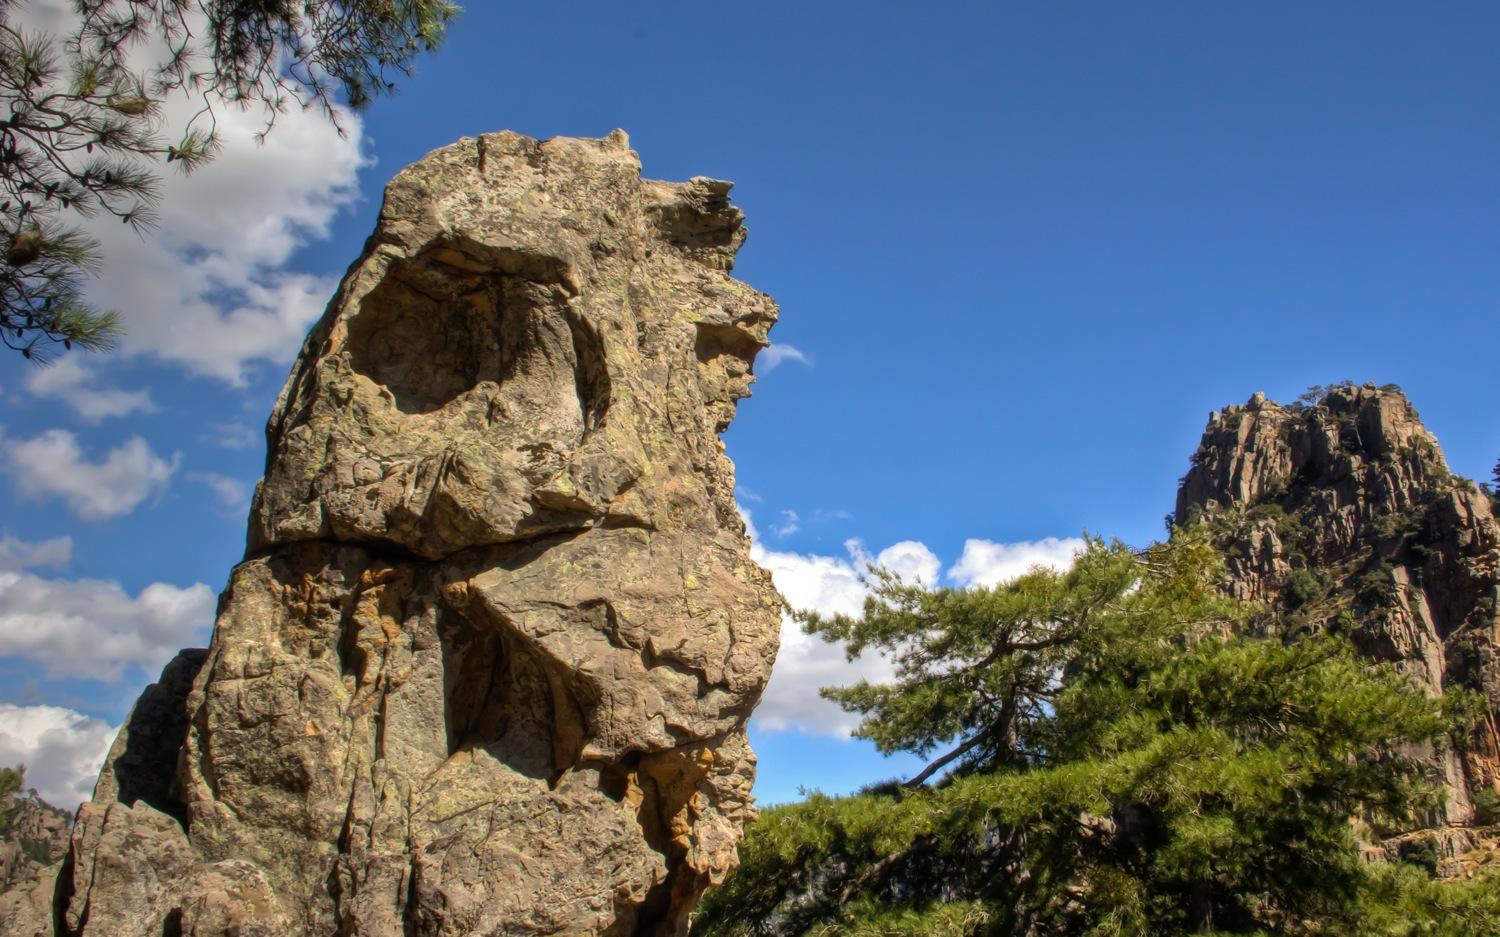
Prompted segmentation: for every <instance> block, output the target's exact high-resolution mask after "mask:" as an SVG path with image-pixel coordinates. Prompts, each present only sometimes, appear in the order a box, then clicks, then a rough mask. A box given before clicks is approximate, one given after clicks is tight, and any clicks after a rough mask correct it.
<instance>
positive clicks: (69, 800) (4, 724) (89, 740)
mask: <svg viewBox="0 0 1500 937" xmlns="http://www.w3.org/2000/svg"><path fill="white" fill-rule="evenodd" d="M119 730H120V727H119V726H112V725H110V724H109V723H107V722H105V721H104V720H103V719H94V718H92V717H90V716H85V715H83V714H82V713H78V712H74V711H73V710H71V709H63V708H62V707H60V706H13V705H11V704H9V703H0V766H4V767H14V766H15V765H21V764H24V765H25V766H26V786H27V787H34V788H36V791H37V793H38V794H40V795H42V799H43V800H45V801H47V802H48V803H49V804H52V805H53V806H54V807H61V808H62V809H64V810H67V811H69V812H72V811H73V810H76V809H77V807H78V805H79V804H80V803H82V802H83V801H85V800H88V799H89V797H90V796H91V794H92V792H93V789H94V779H95V778H96V777H97V776H98V774H99V768H100V766H101V765H103V764H104V756H105V755H107V754H109V747H110V745H112V744H114V740H115V733H117V732H118V731H119Z"/></svg>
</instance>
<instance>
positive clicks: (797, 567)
mask: <svg viewBox="0 0 1500 937" xmlns="http://www.w3.org/2000/svg"><path fill="white" fill-rule="evenodd" d="M740 513H741V514H742V515H744V517H745V522H746V526H747V529H748V530H749V532H750V535H751V539H752V541H756V534H757V531H756V529H755V525H754V523H753V522H752V521H751V519H750V515H749V513H748V512H746V511H745V510H744V509H743V508H742V509H741V511H740ZM845 550H846V551H847V552H848V556H847V557H834V556H815V555H805V554H800V553H789V552H782V551H777V550H768V549H766V548H765V547H764V546H763V545H761V544H760V543H759V542H758V541H756V542H753V543H752V546H751V552H750V555H751V557H752V558H753V559H754V560H755V561H756V562H757V563H759V564H760V565H761V566H764V567H765V568H766V569H767V570H769V571H770V573H771V578H772V580H773V581H775V583H776V588H777V589H778V590H780V592H781V594H782V596H783V597H785V598H786V600H787V603H788V604H789V605H790V606H791V607H792V608H797V609H811V610H813V611H817V612H820V613H822V614H824V615H836V614H840V613H842V614H846V615H857V614H859V613H860V610H861V608H862V607H863V605H864V600H865V596H866V595H867V594H868V590H867V589H866V588H865V585H864V583H863V582H862V581H861V578H860V577H861V576H862V574H863V573H864V571H865V569H866V567H867V566H868V565H870V564H871V563H875V564H878V565H881V566H885V567H888V568H890V569H892V570H895V571H896V572H898V573H900V574H901V575H903V576H907V577H909V578H915V579H918V580H920V581H922V582H924V583H926V584H928V585H931V584H933V583H934V582H935V581H936V579H937V574H938V570H939V568H940V565H941V564H940V563H939V561H938V558H937V557H936V556H935V555H934V554H933V553H932V551H931V550H929V549H927V547H925V546H924V545H922V544H920V543H917V542H916V541H905V542H903V543H898V544H895V545H893V546H890V547H887V548H885V549H884V550H881V551H880V552H879V553H878V554H874V555H871V554H870V553H869V551H868V550H866V549H865V547H864V545H863V544H861V543H860V542H859V541H857V540H850V541H848V542H847V543H846V544H845ZM892 677H893V672H892V670H891V667H890V663H889V662H888V661H886V660H885V659H884V658H882V657H880V656H879V655H877V654H873V653H869V652H867V653H865V654H862V655H860V656H859V657H858V658H856V659H855V660H853V661H851V660H848V659H847V655H845V653H844V649H843V648H842V647H841V646H838V645H833V644H829V643H827V642H825V641H824V640H823V639H822V638H819V637H816V636H813V635H808V634H804V633H803V631H802V626H801V625H799V624H797V623H796V622H795V621H793V620H792V619H791V617H790V616H783V618H782V622H781V652H780V654H779V655H778V656H777V658H776V667H775V669H774V670H773V671H772V673H771V682H770V684H769V685H768V686H767V687H766V692H765V695H764V696H763V697H762V698H761V703H760V706H759V707H758V708H757V709H756V710H755V720H756V724H757V725H758V726H759V727H760V728H761V729H764V730H766V731H771V732H775V731H781V730H784V729H799V730H801V731H803V732H807V733H810V734H814V735H827V736H833V737H835V738H847V737H848V736H849V733H850V732H852V731H853V730H854V727H855V726H856V725H857V724H858V723H859V719H858V718H857V717H856V716H854V715H851V714H849V713H846V712H844V711H843V710H841V709H839V707H838V706H836V705H834V704H833V703H830V702H829V701H827V700H825V699H823V698H822V697H821V696H819V695H818V690H819V688H821V687H825V686H838V685H841V684H847V683H855V682H857V681H859V680H869V681H871V682H875V683H879V682H884V681H888V680H890V679H892Z"/></svg>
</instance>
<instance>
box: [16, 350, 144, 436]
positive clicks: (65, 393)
mask: <svg viewBox="0 0 1500 937" xmlns="http://www.w3.org/2000/svg"><path fill="white" fill-rule="evenodd" d="M24 384H25V387H26V390H27V392H28V393H30V394H31V395H32V396H34V397H41V398H43V399H50V400H59V401H61V402H62V403H64V404H66V405H67V406H68V408H69V409H71V410H72V411H73V412H74V413H76V414H78V418H79V419H81V420H83V422H85V423H88V424H89V425H90V426H98V425H99V424H100V423H102V422H104V421H105V420H107V419H110V418H111V417H122V416H129V415H130V414H132V413H151V412H154V411H155V410H156V405H155V404H154V403H152V402H151V393H150V392H149V391H147V390H145V389H144V388H143V389H141V390H121V389H120V388H118V387H115V386H113V385H111V384H109V383H108V382H107V381H105V380H104V379H102V378H101V377H100V376H99V372H98V369H97V368H96V367H95V365H94V364H93V363H92V362H88V361H86V360H85V359H84V358H83V356H82V355H64V356H63V357H61V358H59V359H57V360H56V361H54V362H52V363H51V364H48V365H45V366H41V367H33V368H31V370H30V371H29V372H28V373H27V375H26V379H25V381H24Z"/></svg>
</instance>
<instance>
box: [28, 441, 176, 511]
mask: <svg viewBox="0 0 1500 937" xmlns="http://www.w3.org/2000/svg"><path fill="white" fill-rule="evenodd" d="M5 442H6V452H5V456H4V459H5V469H6V471H7V472H9V474H10V476H11V480H12V481H14V482H15V484H16V489H17V490H18V491H20V493H21V494H23V495H25V496H26V497H28V498H34V499H36V500H39V501H45V500H47V499H49V498H54V497H56V498H61V499H62V500H63V502H64V503H65V504H67V506H68V508H69V509H70V510H71V511H73V513H75V514H77V515H78V516H79V517H81V518H83V519H84V520H91V521H97V520H105V519H107V518H111V517H117V516H119V515H121V514H128V513H130V512H131V511H133V510H135V508H136V505H138V504H140V503H141V502H142V501H145V500H146V499H147V498H149V497H152V496H153V495H158V494H160V493H161V492H163V491H165V490H166V487H167V482H168V481H170V480H171V478H172V474H173V473H174V472H176V471H177V465H178V462H179V461H180V454H177V453H174V454H173V456H172V458H171V459H170V460H167V459H163V458H161V457H160V456H158V455H157V454H156V453H154V452H152V451H151V447H150V446H148V445H147V444H146V441H145V440H144V439H142V438H141V437H139V436H132V437H130V438H129V439H127V440H125V441H124V442H123V443H121V444H120V445H119V446H117V447H116V448H114V449H112V450H110V452H109V454H108V455H107V456H105V457H104V459H103V461H100V462H91V461H89V460H88V458H87V457H86V456H85V455H84V453H83V449H82V447H81V446H79V444H78V437H77V436H75V435H73V434H72V433H70V432H68V431H67V430H61V429H50V430H47V431H46V432H44V433H42V434H41V435H40V436H37V437H35V438H33V439H27V440H23V441H18V442H12V441H9V440H6V441H5Z"/></svg>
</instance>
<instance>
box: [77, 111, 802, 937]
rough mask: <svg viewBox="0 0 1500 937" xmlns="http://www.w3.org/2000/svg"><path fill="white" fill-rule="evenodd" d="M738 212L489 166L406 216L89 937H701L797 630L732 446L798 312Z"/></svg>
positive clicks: (315, 339)
mask: <svg viewBox="0 0 1500 937" xmlns="http://www.w3.org/2000/svg"><path fill="white" fill-rule="evenodd" d="M729 187H730V186H729V183H727V182H721V181H717V180H711V179H694V180H692V181H690V182H687V183H675V184H674V183H662V182H651V181H644V180H642V179H641V178H640V163H639V160H638V159H637V157H636V155H635V153H634V152H632V151H631V149H630V148H629V144H628V141H627V139H626V137H625V135H624V134H623V133H622V132H619V131H616V132H615V133H613V134H611V135H609V136H607V137H605V138H602V139H597V140H589V139H567V138H557V139H553V140H548V141H545V142H538V141H535V140H531V139H528V138H526V137H523V136H520V135H517V134H514V133H497V134H487V135H485V136H482V137H478V138H470V139H465V140H461V141H459V142H458V143H456V144H453V145H452V146H449V147H446V148H444V149H441V150H438V151H436V152H434V153H432V154H430V155H429V156H427V157H426V158H424V159H423V160H421V161H420V162H418V163H416V164H414V165H413V166H411V167H408V168H407V169H405V170H404V171H402V172H401V173H400V174H399V175H398V176H397V177H396V178H395V179H394V180H393V181H392V182H391V184H390V186H389V187H388V189H387V191H386V196H385V203H384V207H383V209H382V211H381V215H380V220H379V223H378V226H377V228H376V230H375V233H374V235H373V236H372V237H371V238H370V240H369V242H368V243H367V245H366V248H365V251H364V253H363V255H362V256H361V257H360V259H359V260H358V261H356V263H355V264H354V265H353V267H351V269H350V270H349V272H348V274H347V275H346V277H345V278H344V281H343V283H342V285H341V286H340V288H339V290H338V293H337V295H336V296H335V297H334V299H333V301H332V303H331V304H330V306H329V308H328V311H327V313H326V314H325V315H324V317H323V319H322V320H321V321H320V322H319V323H318V324H317V325H316V326H315V327H314V329H313V330H312V332H311V334H310V335H309V336H308V338H307V341H306V343H305V345H304V346H303V349H302V353H301V355H300V357H299V358H298V360H297V362H296V364H295V366H294V368H293V370H292V373H291V376H290V378H289V379H288V381H287V384H286V387H285V389H284V390H283V392H282V394H281V397H280V399H279V401H278V402H277V405H276V408H275V411H274V412H273V414H272V417H271V421H270V424H269V427H268V438H269V446H270V448H269V454H268V459H267V468H266V474H265V478H264V479H263V481H262V483H261V485H260V486H259V488H258V489H257V492H256V496H255V501H254V504H253V506H252V509H251V520H250V531H249V538H248V539H249V543H248V552H247V557H246V559H245V561H244V562H243V563H242V564H241V565H240V566H239V567H237V568H236V569H235V571H234V573H233V575H232V577H231V581H230V584H229V586H228V588H227V590H226V591H225V593H224V595H223V597H222V599H221V602H220V612H219V617H218V621H217V625H216V627H215V631H214V637H213V641H212V645H211V647H210V648H209V649H208V651H207V652H206V654H205V653H203V652H198V653H196V654H193V653H188V654H187V655H186V656H184V657H183V658H181V659H179V661H177V662H175V663H174V664H173V665H172V666H171V667H169V668H168V673H167V674H166V675H164V678H163V681H162V683H161V684H158V685H156V686H155V687H153V688H152V690H149V691H148V692H147V694H146V695H145V696H143V698H142V702H141V703H140V704H139V705H138V707H137V710H136V713H135V715H133V717H132V719H131V721H130V722H129V723H128V724H127V727H126V729H125V731H123V732H122V733H121V737H120V740H119V741H118V742H117V743H116V745H115V748H114V750H113V751H112V752H111V754H110V756H109V759H108V762H107V764H106V766H105V770H104V775H103V778H102V779H101V783H100V785H99V787H98V790H97V791H96V793H95V796H94V799H93V801H92V802H91V803H89V804H86V805H85V806H84V807H83V808H82V810H81V812H80V815H79V819H78V823H77V827H76V830H75V833H74V836H73V840H72V848H71V853H70V857H69V860H68V861H67V863H66V865H65V867H64V869H63V871H62V875H61V881H60V882H59V890H58V901H57V915H58V923H59V926H60V929H61V930H62V931H64V932H66V933H70V934H85V935H109V937H129V935H142V937H145V935H148V934H149V935H152V937H158V935H162V934H192V935H198V937H214V935H229V934H237V935H260V934H264V935H278V937H281V935H287V934H329V935H332V934H339V935H387V934H392V935H395V934H399V935H460V934H494V935H501V934H503V935H532V934H535V935H544V934H601V935H602V934H610V935H625V934H645V935H665V934H680V933H684V932H685V930H686V925H687V918H688V915H689V914H690V913H691V910H692V908H693V905H694V903H695V902H696V900H697V898H698V897H699V895H700V894H701V893H702V891H703V889H704V888H705V887H706V886H707V885H708V884H709V883H711V882H713V881H717V880H718V879H720V878H721V877H722V876H723V875H724V874H725V873H726V872H727V871H728V870H729V868H730V867H731V866H732V865H733V864H734V863H735V861H736V858H735V847H736V845H737V843H738V840H739V837H740V831H741V828H742V827H743V825H744V823H745V822H746V821H747V820H748V819H750V818H751V817H752V816H753V813H754V808H753V806H752V801H751V798H750V786H751V782H752V779H753V772H754V758H753V756H752V754H751V752H750V750H749V747H748V745H747V743H746V740H745V735H744V727H745V722H746V720H747V718H748V717H749V714H750V711H751V709H752V708H753V707H754V705H755V703H756V702H757V700H758V699H759V696H760V693H761V690H762V689H763V687H764V685H765V682H766V680H767V678H768V676H769V674H770V668H771V662H772V660H773V658H774V656H775V652H776V643H777V632H778V624H779V608H780V600H779V598H778V597H777V595H776V593H775V590H774V589H773V587H772V585H771V581H770V577H769V575H768V574H767V573H766V572H765V571H764V570H762V569H760V568H759V567H757V566H756V565H755V564H754V563H753V562H751V560H750V558H749V543H748V541H747V539H746V537H745V530H744V526H743V523H742V521H741V520H740V518H739V516H738V515H737V513H736V510H735V507H734V503H733V494H732V492H733V486H734V479H733V466H732V465H731V463H730V462H729V460H728V458H727V457H726V456H725V453H724V447H723V443H722V442H721V440H720V438H719V434H720V433H721V432H722V431H723V430H724V429H725V428H726V427H727V426H728V424H729V422H730V420H731V419H732V418H733V416H734V412H735V404H736V401H737V400H739V399H741V398H743V397H745V396H746V395H747V394H748V393H749V386H750V383H751V381H752V380H753V377H752V374H751V370H752V364H753V362H754V358H755V355H756V353H757V352H758V351H759V350H760V349H761V348H763V347H765V346H766V344H767V331H768V330H769V328H770V326H771V325H772V324H773V323H774V322H775V320H776V315H777V312H776V306H775V304H774V303H773V302H772V301H771V300H770V299H769V298H768V297H766V296H765V295H763V294H761V293H758V292H756V291H755V290H753V289H751V288H749V287H747V286H746V285H744V284H743V283H741V282H739V281H737V280H734V279H733V278H731V276H730V275H729V271H730V269H731V268H732V265H733V259H734V255H735V252H736V251H737V250H738V249H739V247H740V245H741V244H742V243H743V241H744V237H745V231H744V228H743V225H742V220H743V215H742V214H741V212H740V211H739V210H738V209H737V208H734V207H733V206H731V205H730V204H729V200H728V191H729Z"/></svg>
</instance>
